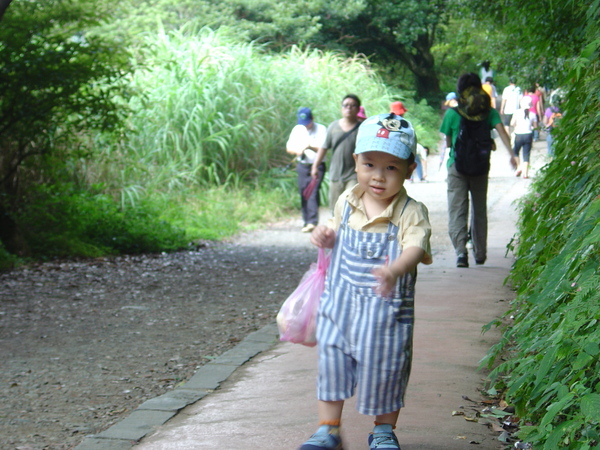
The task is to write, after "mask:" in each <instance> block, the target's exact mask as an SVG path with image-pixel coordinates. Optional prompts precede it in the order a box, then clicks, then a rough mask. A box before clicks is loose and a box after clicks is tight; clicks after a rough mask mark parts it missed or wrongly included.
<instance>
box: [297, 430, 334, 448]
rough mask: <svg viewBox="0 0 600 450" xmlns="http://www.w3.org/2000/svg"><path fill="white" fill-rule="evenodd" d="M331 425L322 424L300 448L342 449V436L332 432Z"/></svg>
mask: <svg viewBox="0 0 600 450" xmlns="http://www.w3.org/2000/svg"><path fill="white" fill-rule="evenodd" d="M332 428H337V429H338V430H339V427H332V426H331V425H321V426H320V427H319V429H318V430H317V432H316V433H315V434H313V435H312V436H311V437H310V439H309V440H308V441H306V442H305V443H304V444H302V446H301V447H300V448H299V449H298V450H342V438H341V437H340V435H339V432H337V433H331V431H332Z"/></svg>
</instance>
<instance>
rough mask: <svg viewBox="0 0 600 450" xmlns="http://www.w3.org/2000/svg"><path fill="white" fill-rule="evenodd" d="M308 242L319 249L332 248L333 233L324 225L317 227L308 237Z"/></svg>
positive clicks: (333, 242)
mask: <svg viewBox="0 0 600 450" xmlns="http://www.w3.org/2000/svg"><path fill="white" fill-rule="evenodd" d="M310 242H311V243H312V244H313V245H315V246H317V247H319V248H333V246H334V244H335V231H334V230H332V229H331V228H329V227H326V226H325V225H317V227H316V228H315V229H314V230H313V231H312V233H311V235H310Z"/></svg>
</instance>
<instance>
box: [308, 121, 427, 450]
mask: <svg viewBox="0 0 600 450" xmlns="http://www.w3.org/2000/svg"><path fill="white" fill-rule="evenodd" d="M415 148H416V138H415V132H414V129H413V127H412V126H411V124H410V123H409V122H408V121H407V120H405V119H403V118H402V117H401V116H397V115H395V114H393V113H387V114H380V115H376V116H371V117H369V118H368V119H367V120H365V121H364V122H363V123H362V124H361V126H360V128H359V131H358V137H357V141H356V150H355V153H354V156H353V157H354V160H355V161H356V169H355V170H356V173H357V177H358V184H357V185H355V186H354V187H353V188H351V189H349V190H347V191H345V192H344V194H342V195H341V196H340V198H339V199H338V201H337V203H336V205H335V213H334V216H333V217H332V218H331V219H330V220H329V223H328V225H319V226H318V227H317V228H315V230H314V231H313V233H312V235H311V242H312V243H313V244H314V245H315V246H317V247H319V248H333V252H332V257H331V262H330V266H329V269H328V271H327V279H326V282H325V291H324V293H323V295H322V296H321V303H320V305H319V311H318V313H317V314H318V315H317V342H318V354H319V356H318V358H319V363H318V383H317V397H318V413H319V428H318V430H317V432H316V433H315V434H313V435H312V436H311V437H310V439H309V440H308V441H306V442H305V443H304V444H303V445H302V446H301V447H300V450H316V449H339V448H341V447H342V440H341V435H340V420H341V416H342V410H343V406H344V401H345V400H346V399H348V398H350V397H352V396H353V395H354V393H355V390H356V391H357V402H356V408H357V410H358V412H359V413H361V414H365V415H374V416H375V427H374V429H373V432H372V433H370V434H369V435H368V436H366V438H367V441H368V444H369V448H370V449H383V448H385V449H394V448H396V449H399V448H400V446H399V443H398V439H397V437H396V435H395V433H394V431H393V430H394V428H395V426H396V422H397V420H398V415H399V412H400V409H401V408H402V407H403V406H404V396H405V393H406V387H407V383H408V378H409V374H410V368H411V359H412V340H413V323H414V292H415V281H416V267H417V265H418V264H419V263H424V264H431V262H432V258H431V248H430V236H431V225H430V223H429V215H428V211H427V208H426V207H425V205H423V204H422V203H420V202H417V201H415V200H414V199H412V198H410V197H408V195H407V192H406V189H405V188H404V182H405V180H407V179H409V178H410V175H411V173H412V171H413V170H414V169H415V162H414V160H415Z"/></svg>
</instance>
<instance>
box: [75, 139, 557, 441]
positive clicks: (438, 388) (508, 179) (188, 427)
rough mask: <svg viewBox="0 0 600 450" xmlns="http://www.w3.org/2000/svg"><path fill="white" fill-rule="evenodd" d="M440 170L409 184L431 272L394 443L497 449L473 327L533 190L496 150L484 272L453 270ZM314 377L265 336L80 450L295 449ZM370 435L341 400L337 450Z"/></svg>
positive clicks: (498, 280) (537, 162) (419, 301)
mask: <svg viewBox="0 0 600 450" xmlns="http://www.w3.org/2000/svg"><path fill="white" fill-rule="evenodd" d="M500 148H502V147H501V146H500ZM545 154H546V145H545V142H537V143H535V145H534V150H533V154H532V166H533V170H532V173H531V175H533V176H535V173H536V169H539V168H540V167H541V166H542V165H543V164H544V162H545V156H544V155H545ZM437 166H438V160H437V158H436V157H430V159H429V179H430V182H428V183H420V182H415V183H407V189H408V191H409V195H411V196H412V197H414V198H415V199H417V200H419V201H423V202H424V203H425V204H426V205H427V206H428V208H429V211H430V216H431V220H432V224H433V226H434V238H433V240H432V242H433V243H434V250H433V253H434V264H433V265H431V266H420V268H419V279H418V282H417V297H416V326H415V340H414V345H415V348H414V361H413V370H412V375H411V380H410V383H409V389H408V394H407V399H406V408H405V409H404V410H403V411H402V413H401V415H400V420H399V423H398V428H397V434H398V437H399V440H400V444H401V446H402V448H403V450H433V449H456V450H459V449H467V448H469V449H472V448H479V449H500V448H503V445H502V444H501V443H500V441H498V439H497V437H498V433H497V432H493V431H491V430H490V429H489V428H488V427H487V426H485V425H484V424H482V423H478V422H473V421H469V420H466V417H470V416H473V415H474V414H475V412H476V411H477V410H481V409H482V408H481V407H480V406H479V404H478V403H477V402H478V401H479V400H481V398H482V397H481V395H480V389H481V388H482V386H483V379H484V378H485V373H483V372H479V371H478V370H477V367H478V365H479V361H480V360H481V358H482V357H483V356H484V355H485V354H486V352H487V350H488V349H489V348H490V346H491V345H493V344H494V343H495V342H497V340H498V338H499V331H498V330H495V329H492V330H491V331H490V332H488V333H486V334H482V332H481V330H482V326H483V325H485V324H487V323H488V322H490V321H491V320H493V319H494V318H497V317H500V316H501V315H502V314H503V312H504V311H505V310H506V308H507V307H508V302H509V301H510V300H511V299H512V298H513V297H514V295H513V293H512V292H511V290H510V289H509V288H508V287H506V286H505V285H504V281H505V279H506V277H507V276H508V274H509V270H510V267H511V264H512V259H511V256H510V255H509V256H506V246H507V244H508V243H509V241H510V240H511V238H512V236H513V234H514V232H515V223H516V220H517V217H518V213H517V210H516V206H515V201H516V200H517V199H519V198H520V197H521V196H523V195H524V194H525V193H526V192H527V188H528V186H529V184H530V182H531V180H523V179H521V178H517V177H515V176H514V174H513V172H511V170H510V169H509V167H508V158H507V154H506V152H505V151H504V150H503V149H502V150H499V151H497V152H495V153H494V155H493V160H492V171H491V173H490V187H489V196H488V210H489V219H490V220H489V222H490V230H489V244H488V261H487V262H486V264H485V265H483V266H475V265H474V264H473V257H472V256H471V258H470V259H471V264H472V265H471V267H470V268H469V269H458V268H456V267H455V263H456V257H455V255H454V251H453V250H452V248H451V245H450V242H449V239H448V237H447V225H446V222H447V219H446V217H447V210H446V184H445V182H444V178H445V175H444V173H443V172H439V173H438V170H437V169H438V167H437ZM322 215H323V216H324V215H326V214H325V213H324V214H322ZM299 226H300V224H298V227H297V228H298V229H299ZM245 238H248V236H246V237H245ZM252 239H253V244H257V243H262V244H264V245H274V246H281V245H285V246H291V251H293V247H294V246H306V245H310V244H309V242H308V236H307V235H303V234H300V233H299V232H298V231H297V230H292V231H290V230H289V229H277V228H275V229H271V230H268V231H267V232H258V233H254V234H253V235H252ZM315 259H316V250H315ZM315 377H316V349H315V348H307V347H303V346H300V345H294V344H289V343H279V342H277V328H276V326H275V325H270V326H267V327H265V328H263V329H262V330H260V331H258V332H256V333H254V334H253V335H251V336H249V337H248V338H247V339H246V340H244V341H243V342H242V343H241V344H240V345H238V347H236V348H235V349H233V350H231V351H230V352H227V353H226V354H224V355H222V357H220V358H218V359H217V360H215V361H212V362H211V363H210V364H207V365H206V366H203V367H202V368H201V369H200V370H199V371H198V373H196V375H195V376H194V377H193V378H192V379H191V380H189V382H188V383H186V384H185V385H183V386H182V387H180V388H178V389H176V390H175V391H173V392H171V393H169V394H165V395H164V396H161V397H158V398H156V399H153V400H150V401H148V402H146V403H144V404H143V405H141V406H140V408H139V409H137V410H136V411H134V412H133V413H132V414H131V416H129V417H128V418H126V419H125V420H123V421H122V422H120V423H118V424H116V425H114V426H113V427H111V428H109V429H108V430H106V431H104V432H102V433H100V434H98V435H96V436H90V437H88V438H87V439H86V440H85V441H84V442H83V443H82V444H81V445H80V446H78V447H77V449H78V450H88V449H89V450H92V449H94V450H99V449H111V450H115V449H129V448H131V447H132V445H133V444H135V443H136V442H138V441H139V444H137V445H136V446H135V448H136V449H138V448H139V449H140V450H159V449H162V450H172V449H182V450H183V449H227V450H229V449H257V450H258V449H263V450H264V449H266V450H269V449H273V450H275V449H277V450H281V449H286V450H287V449H289V450H292V449H295V448H297V447H298V446H299V445H300V444H301V443H302V442H303V441H304V440H305V439H306V438H307V437H308V436H309V435H310V434H312V433H313V432H314V430H315V429H316V422H317V413H316V400H315ZM453 411H462V412H464V413H465V414H466V416H460V415H453ZM165 422H166V423H165ZM163 423H164V425H163ZM372 426H373V425H372V417H368V416H362V415H360V414H358V413H357V412H356V410H355V409H354V402H353V400H350V401H348V402H347V404H346V408H345V411H344V416H343V430H344V431H343V436H344V444H345V445H344V448H345V449H346V450H354V449H366V448H368V446H367V444H366V442H367V435H368V433H369V431H370V430H371V429H372Z"/></svg>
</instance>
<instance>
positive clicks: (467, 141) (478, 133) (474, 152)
mask: <svg viewBox="0 0 600 450" xmlns="http://www.w3.org/2000/svg"><path fill="white" fill-rule="evenodd" d="M454 110H455V111H456V112H457V113H458V114H460V128H459V131H458V136H457V137H456V141H455V143H454V166H455V167H456V170H457V171H458V172H459V173H461V174H463V175H468V176H477V175H486V174H487V173H488V172H489V171H490V154H491V152H492V150H493V149H494V140H493V139H492V134H491V132H490V126H489V124H488V121H487V115H486V116H485V117H483V119H482V120H469V119H467V118H466V117H465V116H464V115H462V114H461V113H460V112H459V110H458V108H454Z"/></svg>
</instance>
